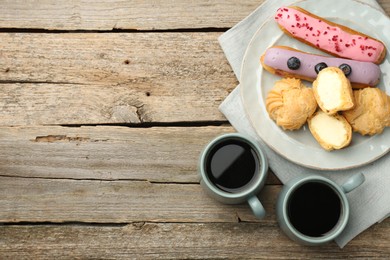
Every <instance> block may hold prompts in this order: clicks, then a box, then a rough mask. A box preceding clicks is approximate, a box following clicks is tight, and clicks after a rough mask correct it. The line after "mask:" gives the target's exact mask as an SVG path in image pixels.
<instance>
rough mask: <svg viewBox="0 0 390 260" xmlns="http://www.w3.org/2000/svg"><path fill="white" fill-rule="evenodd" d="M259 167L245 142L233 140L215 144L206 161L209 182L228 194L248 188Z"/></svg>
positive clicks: (252, 152) (255, 155) (255, 156)
mask: <svg viewBox="0 0 390 260" xmlns="http://www.w3.org/2000/svg"><path fill="white" fill-rule="evenodd" d="M259 167H260V162H259V159H258V157H257V153H256V151H255V150H254V149H253V148H252V147H251V146H250V145H249V144H247V143H246V142H244V141H240V140H234V139H232V140H226V141H222V142H221V143H219V144H217V145H216V146H215V147H214V148H212V150H211V151H210V153H209V155H208V158H207V159H206V172H207V175H208V178H209V179H210V181H211V182H212V183H213V184H214V185H215V186H217V187H218V188H219V189H221V190H223V191H226V192H230V193H237V192H239V191H241V190H243V189H245V188H246V187H248V186H249V185H250V183H251V180H252V179H254V178H253V177H254V176H255V174H256V172H258V171H259Z"/></svg>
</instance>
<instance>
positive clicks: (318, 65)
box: [314, 62, 328, 74]
mask: <svg viewBox="0 0 390 260" xmlns="http://www.w3.org/2000/svg"><path fill="white" fill-rule="evenodd" d="M327 67H328V65H326V63H325V62H320V63H318V64H317V65H316V66H315V67H314V70H315V71H316V73H317V74H318V73H320V71H321V70H323V69H325V68H327Z"/></svg>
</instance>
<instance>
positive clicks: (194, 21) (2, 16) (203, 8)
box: [0, 0, 390, 30]
mask: <svg viewBox="0 0 390 260" xmlns="http://www.w3.org/2000/svg"><path fill="white" fill-rule="evenodd" d="M262 2H263V0H260V1H259V0H258V1H254V0H244V1H235V0H227V1H226V0H225V1H223V0H214V1H208V0H200V1H185V0H179V1H158V2H156V1H153V2H147V1H146V2H145V1H140V0H138V1H119V0H115V1H91V0H88V1H77V3H75V2H74V1H61V2H58V1H52V0H41V1H39V4H36V2H26V1H22V0H17V1H6V2H5V3H2V11H1V12H0V28H34V29H49V30H112V29H135V30H164V29H194V28H209V27H213V28H215V27H216V28H228V27H232V26H233V25H235V24H236V23H237V22H239V21H240V20H242V19H243V18H244V17H246V16H247V15H248V14H250V13H251V12H252V11H253V10H255V9H256V8H257V7H258V6H259V5H260V4H261V3H262ZM378 2H379V3H380V4H381V6H382V7H383V8H384V9H385V11H386V12H387V13H388V14H389V13H390V1H388V0H379V1H378ZM140 14H142V15H140Z"/></svg>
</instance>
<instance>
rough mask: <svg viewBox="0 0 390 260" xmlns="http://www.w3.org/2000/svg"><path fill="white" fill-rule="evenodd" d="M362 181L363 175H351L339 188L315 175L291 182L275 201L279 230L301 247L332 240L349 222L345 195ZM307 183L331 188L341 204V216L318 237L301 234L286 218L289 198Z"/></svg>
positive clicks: (326, 179) (335, 184)
mask: <svg viewBox="0 0 390 260" xmlns="http://www.w3.org/2000/svg"><path fill="white" fill-rule="evenodd" d="M364 181H365V178H364V175H363V174H361V173H359V174H355V175H353V176H352V177H350V178H349V179H348V180H347V181H346V182H345V183H344V184H343V185H341V186H339V185H338V184H337V183H335V182H333V181H331V180H329V179H328V178H325V177H322V176H317V175H311V176H306V177H301V178H296V179H293V180H291V181H290V182H288V183H287V184H286V185H284V187H283V189H282V191H281V192H280V194H279V197H278V200H277V205H276V214H277V218H278V223H279V226H280V228H281V229H282V230H283V232H284V233H285V234H286V235H287V236H288V237H289V238H290V239H292V240H294V241H296V242H298V243H300V244H303V245H310V246H315V245H321V244H325V243H327V242H329V241H332V240H334V239H335V238H337V237H338V236H339V235H340V234H341V232H343V230H344V229H345V226H346V225H347V223H348V220H349V214H350V213H349V212H350V210H349V203H348V199H347V197H346V195H345V194H346V193H349V192H351V191H352V190H354V189H356V188H357V187H359V186H360V185H361V184H362V183H363V182H364ZM308 182H316V183H322V184H326V185H328V187H331V188H332V189H333V191H334V192H335V194H337V196H338V197H339V199H340V202H341V214H340V217H339V220H338V222H337V224H336V225H335V227H334V228H333V229H331V230H330V231H329V232H327V233H326V234H325V235H323V236H320V237H311V236H307V235H305V234H302V233H301V232H299V231H298V230H297V229H296V228H295V227H294V226H293V225H292V223H291V222H290V220H289V217H288V207H289V198H291V196H292V195H293V194H294V192H295V191H296V190H297V188H298V187H300V186H301V185H303V184H305V183H308Z"/></svg>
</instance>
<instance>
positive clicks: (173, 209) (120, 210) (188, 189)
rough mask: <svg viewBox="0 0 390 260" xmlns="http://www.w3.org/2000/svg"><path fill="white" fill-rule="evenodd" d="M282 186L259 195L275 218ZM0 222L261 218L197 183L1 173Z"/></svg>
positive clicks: (274, 187) (234, 220)
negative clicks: (217, 197) (214, 196)
mask: <svg viewBox="0 0 390 260" xmlns="http://www.w3.org/2000/svg"><path fill="white" fill-rule="evenodd" d="M279 190H280V185H268V186H266V187H265V188H264V190H263V191H262V192H261V193H260V198H261V200H262V202H263V204H264V207H265V209H266V210H267V211H268V212H267V213H268V216H267V218H266V219H265V220H263V221H265V222H267V221H270V222H274V221H275V216H274V209H273V208H274V205H273V204H274V201H275V200H276V196H277V194H278V192H279ZM0 209H1V211H0V222H3V223H4V222H5V223H10V222H88V223H91V222H92V223H129V222H134V221H148V222H149V221H150V222H230V223H235V222H238V221H240V220H241V221H257V220H256V219H255V217H254V216H253V215H252V213H251V211H250V209H249V206H248V205H246V204H240V205H224V204H221V203H219V202H217V201H215V200H214V199H212V198H209V197H208V196H207V194H206V193H205V192H204V191H203V189H202V188H201V186H200V185H199V184H159V183H150V182H147V181H101V180H55V179H40V178H15V177H0Z"/></svg>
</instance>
